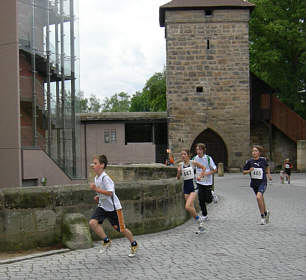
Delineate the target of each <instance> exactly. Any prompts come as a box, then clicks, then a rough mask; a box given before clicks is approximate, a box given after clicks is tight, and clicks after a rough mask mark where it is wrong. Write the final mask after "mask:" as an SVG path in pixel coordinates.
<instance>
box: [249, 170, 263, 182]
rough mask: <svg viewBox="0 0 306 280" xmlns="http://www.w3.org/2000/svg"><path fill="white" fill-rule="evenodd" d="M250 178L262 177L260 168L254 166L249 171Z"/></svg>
mask: <svg viewBox="0 0 306 280" xmlns="http://www.w3.org/2000/svg"><path fill="white" fill-rule="evenodd" d="M251 178H252V179H259V180H261V179H262V178H263V170H262V168H254V170H252V171H251Z"/></svg>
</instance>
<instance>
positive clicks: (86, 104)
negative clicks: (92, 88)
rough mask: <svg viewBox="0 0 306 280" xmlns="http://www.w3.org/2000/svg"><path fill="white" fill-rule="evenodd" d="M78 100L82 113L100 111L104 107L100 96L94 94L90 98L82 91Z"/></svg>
mask: <svg viewBox="0 0 306 280" xmlns="http://www.w3.org/2000/svg"><path fill="white" fill-rule="evenodd" d="M77 102H78V103H79V106H80V112H81V113H99V112H100V111H101V108H102V104H101V101H100V99H99V98H98V97H96V96H95V95H93V94H92V95H91V96H90V97H89V98H86V97H84V93H83V92H82V91H81V92H80V94H79V97H78V98H77Z"/></svg>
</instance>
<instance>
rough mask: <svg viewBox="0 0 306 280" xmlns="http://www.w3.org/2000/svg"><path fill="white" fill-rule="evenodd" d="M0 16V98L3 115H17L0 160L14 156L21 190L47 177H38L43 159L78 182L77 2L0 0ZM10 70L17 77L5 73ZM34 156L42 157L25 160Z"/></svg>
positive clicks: (0, 142)
mask: <svg viewBox="0 0 306 280" xmlns="http://www.w3.org/2000/svg"><path fill="white" fill-rule="evenodd" d="M0 10H1V11H0V18H1V20H0V21H1V22H0V23H1V24H0V25H1V27H0V58H3V60H2V62H3V63H1V64H2V65H0V75H1V79H3V83H2V85H3V88H2V90H1V92H0V93H1V95H2V100H4V99H5V97H7V103H8V104H7V105H9V106H12V109H13V110H10V112H8V114H6V115H7V116H9V117H10V116H11V115H14V116H15V115H17V117H16V119H14V122H12V124H14V128H13V127H9V128H8V131H9V134H10V131H11V130H12V134H11V135H8V136H7V137H6V138H3V139H2V140H0V154H1V152H2V153H3V155H4V154H12V151H14V157H15V156H16V159H18V160H20V163H19V164H17V165H18V166H16V168H17V169H18V170H19V169H20V170H19V172H18V173H20V174H21V175H20V176H21V182H22V185H31V184H34V185H35V184H36V183H37V184H39V180H40V179H41V178H42V177H46V176H49V177H50V176H52V175H48V174H47V175H46V173H48V172H47V171H43V170H42V172H41V174H38V173H39V172H38V171H37V170H38V168H37V166H36V165H37V161H44V163H43V162H42V163H41V164H42V165H44V166H48V164H49V163H48V164H47V163H46V162H45V161H46V159H45V157H47V158H48V159H47V160H50V162H52V164H55V165H56V166H57V167H59V169H60V170H61V171H62V172H64V174H65V176H67V178H69V179H71V180H73V179H77V178H81V177H82V171H81V158H80V154H81V153H80V139H81V138H80V120H79V118H78V108H79V106H78V100H79V98H78V95H79V92H80V90H79V80H80V77H79V67H80V60H79V41H78V39H79V30H78V27H79V18H78V0H10V1H9V0H4V1H1V4H0ZM8 52H9V53H8ZM15 56H17V57H15ZM9 58H11V59H10V60H9ZM6 59H8V63H7V66H6V68H5V67H4V66H3V65H4V63H5V60H6ZM16 64H17V65H16ZM10 66H11V67H12V69H13V70H14V71H15V70H17V71H16V72H14V71H10V72H8V73H6V72H5V71H6V69H7V71H8V70H9V69H10ZM1 82H2V81H1ZM7 108H8V106H5V104H3V102H2V105H1V109H2V110H6V109H7ZM2 117H4V113H3V114H2V116H0V118H1V119H3V118H2ZM3 129H5V124H4V123H0V130H1V131H2V132H3ZM13 140H14V141H13ZM10 142H12V143H13V144H12V143H10ZM10 145H12V147H10ZM12 149H13V150H12ZM38 150H39V151H41V152H43V155H41V154H40V155H39V156H38V154H37V153H34V152H33V153H32V154H31V151H38ZM15 153H20V156H19V155H17V154H16V155H15ZM34 154H35V155H36V157H37V159H36V162H31V159H33V160H35V156H33V155H34ZM0 156H1V155H0ZM38 158H39V159H38ZM42 158H43V159H42ZM29 161H30V162H29ZM50 164H51V163H50ZM2 165H3V166H4V169H6V168H5V162H4V160H2V162H1V160H0V172H1V166H2ZM35 168H36V171H37V172H36V171H35ZM34 173H35V174H34ZM17 181H18V180H17ZM53 181H54V180H53ZM0 187H1V184H0Z"/></svg>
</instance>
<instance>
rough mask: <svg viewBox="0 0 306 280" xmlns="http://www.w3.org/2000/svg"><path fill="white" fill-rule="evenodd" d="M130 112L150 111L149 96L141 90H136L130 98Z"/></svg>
mask: <svg viewBox="0 0 306 280" xmlns="http://www.w3.org/2000/svg"><path fill="white" fill-rule="evenodd" d="M129 111H130V112H150V104H149V98H148V96H146V94H144V93H143V92H142V91H137V92H136V93H135V95H133V96H132V98H131V107H130V109H129Z"/></svg>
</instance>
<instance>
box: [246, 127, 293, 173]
mask: <svg viewBox="0 0 306 280" xmlns="http://www.w3.org/2000/svg"><path fill="white" fill-rule="evenodd" d="M272 139H273V140H272V146H271V152H272V164H271V167H272V168H271V170H272V171H277V170H279V169H281V166H282V162H283V160H284V159H286V158H289V159H290V161H291V163H292V164H293V169H296V166H297V146H296V143H294V142H293V141H292V140H291V139H289V138H288V137H287V136H286V135H284V134H283V133H282V132H281V131H279V130H278V129H277V128H275V127H272ZM251 144H252V145H262V146H263V147H264V149H265V156H266V157H268V158H269V157H270V145H269V129H268V127H267V125H265V124H264V123H263V122H253V123H252V126H251ZM250 156H251V151H250V153H249V157H250Z"/></svg>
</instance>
